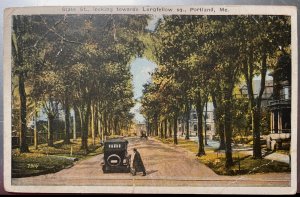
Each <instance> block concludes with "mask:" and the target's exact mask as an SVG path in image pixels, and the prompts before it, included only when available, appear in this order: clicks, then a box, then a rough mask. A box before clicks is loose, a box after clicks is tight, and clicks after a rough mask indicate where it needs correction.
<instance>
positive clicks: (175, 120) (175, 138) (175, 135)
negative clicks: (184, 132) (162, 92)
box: [173, 115, 178, 144]
mask: <svg viewBox="0 0 300 197" xmlns="http://www.w3.org/2000/svg"><path fill="white" fill-rule="evenodd" d="M177 119H178V115H174V117H173V121H174V122H173V124H174V125H173V126H174V134H173V137H174V144H178V141H177Z"/></svg>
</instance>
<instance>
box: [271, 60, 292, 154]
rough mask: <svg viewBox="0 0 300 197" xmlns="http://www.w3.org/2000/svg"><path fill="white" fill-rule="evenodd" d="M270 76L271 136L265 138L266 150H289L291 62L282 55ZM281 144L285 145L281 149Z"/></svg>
mask: <svg viewBox="0 0 300 197" xmlns="http://www.w3.org/2000/svg"><path fill="white" fill-rule="evenodd" d="M271 75H272V76H273V78H274V86H273V97H272V100H271V101H269V103H268V108H269V110H270V112H271V115H270V129H271V131H270V132H271V134H269V135H268V136H267V148H268V149H271V150H276V149H282V148H289V145H290V140H291V60H290V56H288V55H283V56H281V57H280V58H279V59H278V63H277V66H276V68H275V69H274V71H273V73H271ZM283 144H285V145H287V146H285V147H283Z"/></svg>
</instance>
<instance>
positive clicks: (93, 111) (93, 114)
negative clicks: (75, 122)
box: [91, 105, 95, 145]
mask: <svg viewBox="0 0 300 197" xmlns="http://www.w3.org/2000/svg"><path fill="white" fill-rule="evenodd" d="M91 130H92V144H93V145H95V110H94V105H91Z"/></svg>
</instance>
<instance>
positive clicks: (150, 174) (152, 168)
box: [12, 138, 290, 187]
mask: <svg viewBox="0 0 300 197" xmlns="http://www.w3.org/2000/svg"><path fill="white" fill-rule="evenodd" d="M134 147H136V148H137V149H138V151H139V152H140V153H141V156H142V159H143V161H144V164H145V167H146V171H147V176H141V175H140V174H137V175H136V176H132V175H131V174H129V173H108V174H103V172H102V169H101V165H100V161H101V159H102V157H103V155H98V156H95V157H92V158H89V159H86V160H82V161H79V162H78V163H76V164H75V165H74V166H73V167H72V168H69V169H64V170H61V171H59V172H57V173H53V174H48V175H41V176H36V177H28V178H14V179H12V184H13V185H102V186H105V185H127V186H141V185H147V186H214V187H215V186H231V187H233V186H289V185H290V173H269V174H256V175H244V176H219V175H217V174H215V173H214V172H213V171H212V170H211V169H210V168H208V167H206V166H205V165H204V164H201V163H199V162H198V161H197V160H196V157H195V156H194V154H192V153H190V152H188V151H186V150H184V149H182V148H179V147H177V148H175V146H174V145H171V146H170V145H165V144H162V143H160V142H158V141H156V140H153V139H151V138H149V139H148V140H145V139H139V138H130V139H129V153H131V154H132V149H133V148H134Z"/></svg>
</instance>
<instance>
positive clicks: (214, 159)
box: [156, 138, 291, 175]
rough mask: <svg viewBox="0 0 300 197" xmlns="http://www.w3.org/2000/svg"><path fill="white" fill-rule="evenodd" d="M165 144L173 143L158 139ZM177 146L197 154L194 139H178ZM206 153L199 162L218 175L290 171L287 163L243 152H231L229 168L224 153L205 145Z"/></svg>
mask: <svg viewBox="0 0 300 197" xmlns="http://www.w3.org/2000/svg"><path fill="white" fill-rule="evenodd" d="M156 139H158V140H160V141H161V142H163V143H165V144H173V139H171V138H169V139H160V138H156ZM176 146H177V147H181V148H184V149H186V150H189V151H191V152H192V153H194V154H195V156H196V154H197V151H198V144H197V142H194V141H189V140H184V139H178V145H176ZM205 153H206V155H204V156H201V157H198V160H199V161H200V162H201V163H204V164H205V165H206V166H208V167H209V168H211V169H212V170H213V171H214V172H215V173H216V174H219V175H240V174H254V173H269V172H290V170H291V169H290V167H289V165H288V164H286V163H283V162H278V161H272V160H268V159H252V156H251V155H249V154H245V153H243V152H233V161H234V165H233V166H232V167H231V168H230V169H226V168H225V153H224V151H217V150H215V149H213V148H212V147H209V146H206V147H205Z"/></svg>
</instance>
